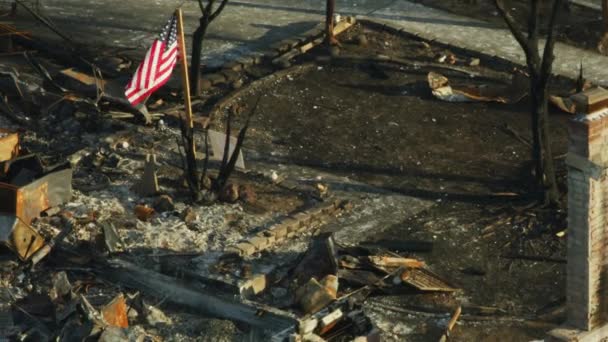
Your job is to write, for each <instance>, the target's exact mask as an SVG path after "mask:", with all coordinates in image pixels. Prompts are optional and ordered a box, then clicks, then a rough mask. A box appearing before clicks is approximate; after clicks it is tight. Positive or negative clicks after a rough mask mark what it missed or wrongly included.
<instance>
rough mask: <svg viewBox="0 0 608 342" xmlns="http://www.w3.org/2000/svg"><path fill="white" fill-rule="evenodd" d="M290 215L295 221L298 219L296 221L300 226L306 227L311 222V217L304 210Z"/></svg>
mask: <svg viewBox="0 0 608 342" xmlns="http://www.w3.org/2000/svg"><path fill="white" fill-rule="evenodd" d="M292 217H293V218H294V219H295V220H296V221H298V223H299V224H300V228H302V227H306V226H308V225H309V224H310V223H311V217H310V215H309V214H308V213H306V212H302V213H297V214H294V215H292Z"/></svg>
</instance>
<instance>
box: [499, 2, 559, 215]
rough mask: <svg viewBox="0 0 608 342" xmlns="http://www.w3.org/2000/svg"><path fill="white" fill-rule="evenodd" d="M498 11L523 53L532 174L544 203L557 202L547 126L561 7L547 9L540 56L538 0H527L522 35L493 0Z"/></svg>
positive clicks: (554, 6)
mask: <svg viewBox="0 0 608 342" xmlns="http://www.w3.org/2000/svg"><path fill="white" fill-rule="evenodd" d="M494 2H495V4H496V8H497V9H498V12H499V13H500V14H501V15H502V17H503V18H504V20H505V22H506V24H507V26H508V27H509V29H510V31H511V33H512V34H513V37H514V38H515V40H517V42H518V43H519V45H520V46H521V48H522V49H523V51H524V53H525V55H526V64H527V66H528V73H529V74H530V97H531V107H530V111H531V121H532V122H531V127H532V136H533V146H532V159H533V160H534V163H535V172H534V177H535V180H536V184H537V185H538V186H539V188H540V189H541V190H542V192H543V194H544V200H545V204H547V205H557V204H558V200H559V190H558V188H557V181H556V177H555V168H554V164H553V155H552V151H551V137H550V132H549V126H548V117H549V114H548V105H547V103H548V102H547V101H548V98H549V91H548V86H549V81H550V79H551V72H552V68H553V60H554V55H553V48H554V45H555V35H554V29H555V23H556V19H557V15H558V12H559V10H560V8H561V7H562V0H555V1H554V2H553V7H552V9H551V17H550V20H549V27H548V34H547V39H546V42H545V47H544V51H543V54H542V56H541V55H540V52H539V38H538V35H539V33H538V32H539V29H538V23H539V21H540V17H541V14H540V0H530V5H531V9H530V14H529V18H528V32H527V35H525V34H524V33H523V32H522V31H521V30H520V29H519V28H518V27H517V24H516V22H515V19H514V18H513V16H512V15H511V13H510V12H508V11H507V10H505V8H504V4H503V1H502V0H494Z"/></svg>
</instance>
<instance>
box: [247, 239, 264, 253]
mask: <svg viewBox="0 0 608 342" xmlns="http://www.w3.org/2000/svg"><path fill="white" fill-rule="evenodd" d="M247 242H249V243H250V244H251V245H253V247H254V248H255V249H256V250H257V251H261V250H264V249H266V248H268V246H269V244H268V239H267V238H265V237H260V236H254V237H252V238H251V239H249V240H248V241H247Z"/></svg>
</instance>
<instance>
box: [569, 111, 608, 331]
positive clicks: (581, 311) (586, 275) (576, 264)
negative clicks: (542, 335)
mask: <svg viewBox="0 0 608 342" xmlns="http://www.w3.org/2000/svg"><path fill="white" fill-rule="evenodd" d="M607 122H608V111H606V110H602V111H599V112H595V113H592V114H586V115H578V116H577V117H576V118H574V119H573V120H572V121H571V123H570V148H569V152H568V158H567V163H568V267H567V273H568V277H567V279H568V280H567V301H568V304H567V305H568V323H569V325H571V326H572V327H575V328H577V329H581V330H591V329H593V328H595V327H597V326H599V325H600V324H602V323H605V322H606V320H605V318H606V311H607V310H606V309H607V308H608V307H607V306H606V304H607V300H608V292H606V290H608V288H607V287H606V286H607V284H606V266H607V261H608V258H606V257H607V255H606V251H608V248H607V243H608V241H607V239H606V233H605V232H606V219H605V214H604V213H605V211H606V206H607V205H608V201H606V199H605V198H606V195H607V194H608V182H606V166H605V165H606V161H608V160H606V159H607V158H606V157H608V150H607V149H606V147H608V146H606V132H607V131H608V129H606V128H607ZM602 293H605V294H607V295H604V296H601V294H602Z"/></svg>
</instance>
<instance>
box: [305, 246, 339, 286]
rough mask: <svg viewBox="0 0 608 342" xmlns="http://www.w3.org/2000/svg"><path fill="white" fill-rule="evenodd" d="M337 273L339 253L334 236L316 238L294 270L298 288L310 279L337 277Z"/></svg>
mask: <svg viewBox="0 0 608 342" xmlns="http://www.w3.org/2000/svg"><path fill="white" fill-rule="evenodd" d="M337 272H338V261H337V251H336V247H335V243H334V240H333V236H332V234H321V235H319V236H316V237H315V238H314V239H313V241H312V242H311V243H310V246H309V248H308V250H307V251H306V255H305V256H304V258H302V261H300V263H299V264H298V266H296V268H295V270H294V274H295V281H296V284H298V286H301V285H302V284H304V283H305V282H307V281H309V280H310V278H317V279H322V278H324V277H326V276H327V275H336V274H337Z"/></svg>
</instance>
